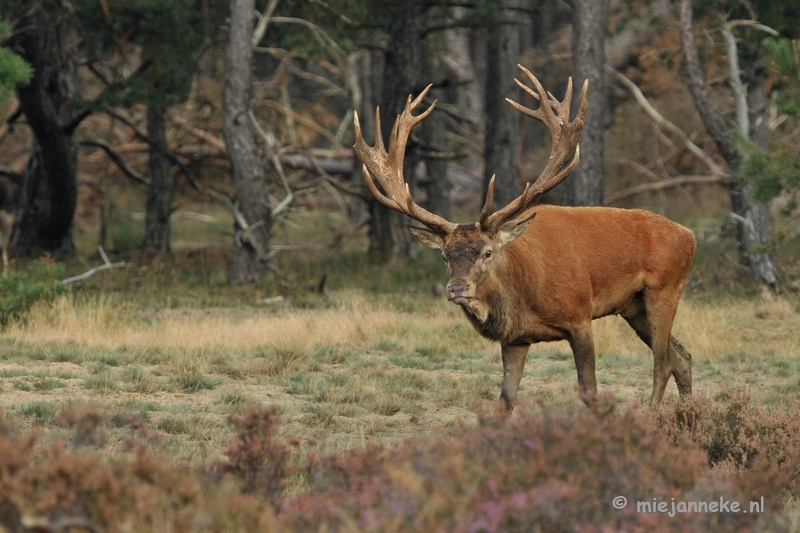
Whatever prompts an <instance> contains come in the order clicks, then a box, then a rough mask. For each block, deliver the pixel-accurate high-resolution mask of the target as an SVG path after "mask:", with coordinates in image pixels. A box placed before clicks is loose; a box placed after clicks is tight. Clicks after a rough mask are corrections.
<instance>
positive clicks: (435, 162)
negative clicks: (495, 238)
mask: <svg viewBox="0 0 800 533" xmlns="http://www.w3.org/2000/svg"><path fill="white" fill-rule="evenodd" d="M447 15H448V12H447V10H444V9H437V8H435V7H434V8H431V9H429V10H428V21H429V24H431V25H434V24H443V23H445V22H447V18H446V17H447ZM454 32H455V30H446V31H440V32H437V33H434V34H431V35H428V36H427V37H426V39H425V43H424V52H425V53H424V54H423V62H424V66H423V71H424V77H425V80H426V81H427V82H429V83H433V84H434V86H435V87H442V86H444V85H446V84H448V83H447V82H448V81H450V80H449V79H448V74H447V69H446V68H445V61H444V58H445V56H446V55H447V48H446V45H445V43H446V39H447V33H454ZM448 85H449V84H448ZM428 95H429V97H430V98H431V99H436V100H439V101H440V102H441V101H443V100H444V96H445V95H444V91H443V90H441V89H436V88H434V89H432V90H431V92H430V93H428ZM420 126H421V128H422V132H421V133H422V140H423V142H424V143H425V155H424V156H423V159H424V160H425V173H426V175H427V178H428V183H427V186H426V187H425V190H426V198H425V202H424V203H423V207H424V208H425V209H427V210H428V211H430V212H432V213H436V214H437V215H440V216H442V217H444V218H445V219H448V220H449V219H450V182H449V181H448V179H447V159H446V158H444V157H442V155H443V153H444V152H446V151H447V141H446V140H445V123H444V116H443V115H442V113H441V111H439V110H434V112H433V113H431V114H430V116H428V118H426V119H425V121H424V122H423V123H422V124H420Z"/></svg>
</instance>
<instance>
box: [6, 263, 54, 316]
mask: <svg viewBox="0 0 800 533" xmlns="http://www.w3.org/2000/svg"><path fill="white" fill-rule="evenodd" d="M63 273H64V265H63V264H60V263H56V264H52V265H48V264H47V263H45V262H38V261H37V262H33V263H30V264H29V265H28V267H27V268H26V269H25V270H16V271H12V272H9V273H8V274H4V275H2V276H0V325H3V326H5V325H6V324H8V322H9V321H11V320H18V319H20V318H22V317H23V316H24V315H25V313H26V312H27V311H28V309H30V307H31V305H33V304H34V303H35V302H37V301H52V300H54V299H55V298H56V296H58V295H60V294H64V293H66V292H67V290H68V287H67V285H64V284H63V283H61V281H60V279H61V275H62V274H63Z"/></svg>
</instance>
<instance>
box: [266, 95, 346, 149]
mask: <svg viewBox="0 0 800 533" xmlns="http://www.w3.org/2000/svg"><path fill="white" fill-rule="evenodd" d="M264 103H265V104H266V105H268V106H269V107H271V108H273V109H277V110H278V111H280V112H281V113H283V114H284V115H289V114H291V116H292V119H293V120H294V121H295V122H297V123H298V124H302V125H303V126H306V127H308V128H310V129H312V130H314V131H315V132H317V133H319V134H320V135H322V136H323V137H325V138H326V139H328V140H329V141H331V144H334V145H335V144H338V141H337V140H336V136H335V135H334V134H332V133H331V132H329V131H328V130H326V129H325V128H323V127H321V126H320V125H319V124H317V123H316V122H313V121H311V120H308V119H307V118H303V117H301V116H300V115H298V114H297V113H295V112H294V111H292V110H287V109H286V108H285V107H284V106H282V105H281V104H279V103H278V102H275V101H273V100H264Z"/></svg>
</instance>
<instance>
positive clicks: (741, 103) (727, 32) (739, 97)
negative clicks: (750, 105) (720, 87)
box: [720, 23, 750, 137]
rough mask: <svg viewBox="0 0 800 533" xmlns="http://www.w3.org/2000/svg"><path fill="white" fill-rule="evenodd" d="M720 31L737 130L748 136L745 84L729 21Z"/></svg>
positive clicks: (748, 119)
mask: <svg viewBox="0 0 800 533" xmlns="http://www.w3.org/2000/svg"><path fill="white" fill-rule="evenodd" d="M720 31H722V35H723V36H724V37H725V48H726V49H727V52H728V68H729V69H730V79H731V88H733V95H734V100H735V101H736V122H737V123H738V124H739V132H740V133H741V134H742V135H744V136H745V137H749V136H750V117H749V116H748V109H747V85H745V84H743V83H742V72H741V70H740V69H739V49H738V48H737V47H736V37H735V36H734V35H733V26H732V25H731V24H730V23H725V24H723V25H722V28H721V30H720Z"/></svg>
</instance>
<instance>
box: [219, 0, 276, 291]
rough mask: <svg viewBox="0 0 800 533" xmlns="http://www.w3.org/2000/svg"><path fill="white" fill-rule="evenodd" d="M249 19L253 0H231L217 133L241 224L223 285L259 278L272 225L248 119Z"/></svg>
mask: <svg viewBox="0 0 800 533" xmlns="http://www.w3.org/2000/svg"><path fill="white" fill-rule="evenodd" d="M254 23H255V0H231V14H230V25H229V30H228V49H227V52H226V56H225V84H224V87H223V91H222V112H223V132H224V135H225V146H226V148H227V151H228V157H229V158H230V162H231V167H232V171H233V184H234V189H235V191H234V196H235V204H236V205H237V206H238V209H239V211H240V212H241V214H242V215H243V217H244V223H245V224H246V225H247V227H242V224H241V223H240V222H239V221H238V220H237V222H235V223H234V230H235V232H236V238H235V240H234V244H233V253H232V256H231V262H230V265H229V269H228V282H229V283H253V282H256V281H259V280H261V279H263V277H264V275H265V273H266V270H267V263H266V252H267V251H268V250H269V240H270V229H271V225H272V217H271V212H270V209H269V205H268V203H267V178H266V174H265V172H264V168H263V166H262V164H261V158H260V157H259V154H258V148H257V146H256V142H255V136H254V134H253V129H252V125H251V123H250V117H249V110H250V90H251V72H250V60H251V59H252V55H253V51H252V45H251V38H252V37H251V36H252V34H253V26H254Z"/></svg>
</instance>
